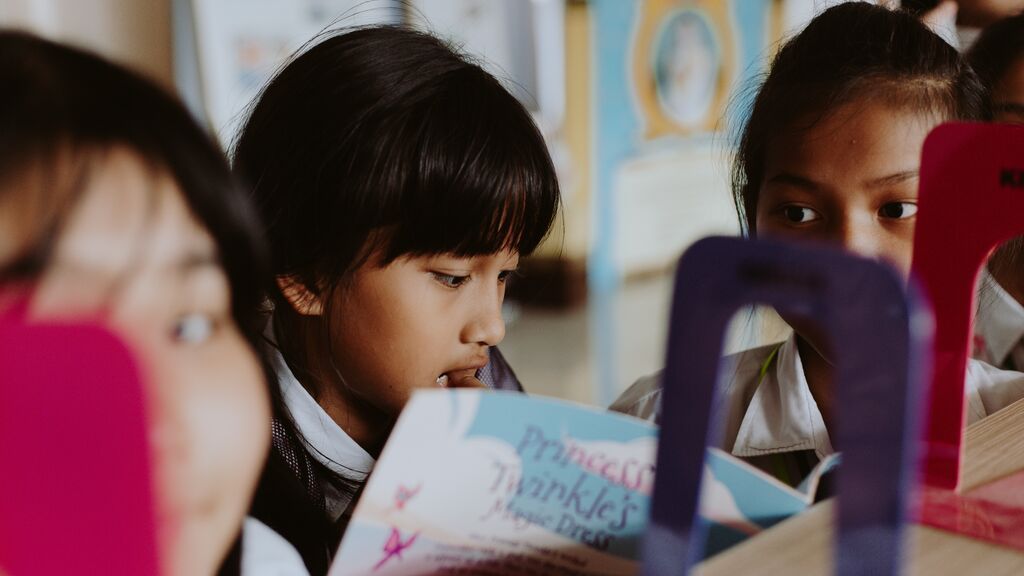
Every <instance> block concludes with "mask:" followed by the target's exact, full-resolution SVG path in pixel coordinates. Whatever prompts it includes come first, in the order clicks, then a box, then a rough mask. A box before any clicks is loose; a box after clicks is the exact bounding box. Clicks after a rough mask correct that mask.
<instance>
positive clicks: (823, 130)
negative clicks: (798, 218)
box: [765, 102, 939, 181]
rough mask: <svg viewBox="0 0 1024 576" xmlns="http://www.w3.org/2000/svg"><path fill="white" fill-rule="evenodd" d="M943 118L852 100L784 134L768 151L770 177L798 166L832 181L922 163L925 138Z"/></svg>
mask: <svg viewBox="0 0 1024 576" xmlns="http://www.w3.org/2000/svg"><path fill="white" fill-rule="evenodd" d="M938 123H939V119H937V118H935V117H934V115H933V114H931V113H922V112H918V111H915V110H912V109H909V108H908V107H901V106H894V105H890V104H887V103H884V102H851V103H849V104H845V105H843V106H840V107H838V108H837V109H836V110H834V111H832V112H831V113H829V114H828V115H826V116H824V117H822V118H808V119H805V121H804V122H798V123H797V124H798V125H797V126H796V127H795V129H794V130H789V131H786V132H785V133H783V134H780V135H778V136H777V137H776V138H775V139H774V141H773V142H772V143H771V145H770V146H769V147H768V149H767V153H766V155H765V177H766V178H771V177H772V176H773V175H775V174H778V173H780V172H794V173H796V174H797V175H801V176H805V177H809V178H812V179H821V180H824V181H827V180H829V179H830V178H832V177H834V176H838V175H840V174H863V175H864V176H866V177H879V176H886V175H888V174H889V173H892V172H896V171H903V170H908V169H916V168H917V166H918V165H919V164H920V155H921V148H922V146H923V144H924V139H925V137H926V136H927V135H928V132H930V131H931V129H932V128H934V127H935V126H936V125H937V124H938Z"/></svg>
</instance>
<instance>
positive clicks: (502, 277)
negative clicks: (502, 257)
mask: <svg viewBox="0 0 1024 576" xmlns="http://www.w3.org/2000/svg"><path fill="white" fill-rule="evenodd" d="M515 273H516V271H515V270H502V271H501V272H499V273H498V284H504V283H505V282H508V279H509V278H511V277H512V275H513V274H515Z"/></svg>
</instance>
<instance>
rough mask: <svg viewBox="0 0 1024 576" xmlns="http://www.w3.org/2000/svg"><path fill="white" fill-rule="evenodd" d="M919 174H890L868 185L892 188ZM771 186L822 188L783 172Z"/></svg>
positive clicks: (916, 171) (773, 179) (814, 183)
mask: <svg viewBox="0 0 1024 576" xmlns="http://www.w3.org/2000/svg"><path fill="white" fill-rule="evenodd" d="M918 174H919V171H918V170H903V171H901V172H896V173H895V174H889V175H887V176H882V177H880V178H875V179H873V180H869V181H868V182H867V185H868V187H869V188H879V187H882V186H891V185H893V184H899V183H900V182H905V181H907V180H911V179H913V178H917V177H918ZM768 183H769V184H788V185H790V186H796V187H797V188H805V189H808V190H816V189H818V188H820V187H821V185H820V184H818V183H817V182H815V181H814V180H811V179H809V178H804V177H803V176H797V175H796V174H790V173H789V172H782V173H780V174H776V175H775V176H772V177H771V178H769V179H768Z"/></svg>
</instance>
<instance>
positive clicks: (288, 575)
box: [241, 517, 309, 576]
mask: <svg viewBox="0 0 1024 576" xmlns="http://www.w3.org/2000/svg"><path fill="white" fill-rule="evenodd" d="M241 574H242V576H309V571H308V570H306V564H305V563H304V562H303V561H302V556H301V555H300V554H299V552H298V550H296V549H295V547H294V546H292V545H291V543H290V542H288V541H287V540H285V539H284V538H283V537H281V535H280V534H278V533H277V532H274V530H273V529H271V528H270V527H269V526H267V525H266V524H264V523H263V522H260V521H259V520H257V519H255V518H252V517H249V518H246V519H245V524H243V526H242V569H241Z"/></svg>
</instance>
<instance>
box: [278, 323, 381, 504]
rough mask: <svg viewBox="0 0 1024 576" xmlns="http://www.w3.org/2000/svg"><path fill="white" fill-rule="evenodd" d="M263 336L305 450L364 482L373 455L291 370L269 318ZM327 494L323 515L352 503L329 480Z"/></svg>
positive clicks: (325, 464) (325, 488)
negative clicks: (336, 419) (343, 427)
mask: <svg viewBox="0 0 1024 576" xmlns="http://www.w3.org/2000/svg"><path fill="white" fill-rule="evenodd" d="M264 336H265V337H266V338H267V339H268V341H269V342H270V349H269V350H268V357H269V359H270V363H271V367H272V368H273V369H274V374H275V375H276V376H277V385H278V386H279V387H280V388H281V399H282V400H283V401H284V406H285V408H286V409H287V410H288V413H289V414H290V415H291V417H292V420H293V421H294V422H295V427H296V429H297V430H298V432H299V437H300V439H301V441H302V443H303V445H304V447H305V448H306V452H308V453H309V455H310V456H312V457H313V458H314V459H315V460H316V461H317V462H319V463H320V464H322V465H324V466H325V467H326V468H327V469H328V470H330V471H331V472H334V473H335V474H338V475H339V476H342V477H344V478H346V479H348V480H352V481H354V482H364V481H366V477H367V476H369V474H370V471H371V470H372V469H373V465H374V463H375V462H376V461H375V460H374V458H373V456H370V454H369V453H368V452H367V451H366V450H364V449H363V447H362V446H360V445H359V443H358V442H356V441H355V440H353V439H352V437H351V436H349V435H348V433H347V432H345V430H344V429H342V427H341V426H339V425H338V423H337V422H335V421H334V419H333V418H331V417H330V415H329V414H327V412H326V411H325V410H324V409H323V408H322V407H321V406H320V404H319V403H317V401H316V400H315V399H314V398H313V396H311V395H310V394H309V392H308V391H307V390H306V389H305V388H304V387H303V386H302V384H301V383H299V380H298V379H297V378H296V377H295V374H293V373H292V370H291V368H289V367H288V363H287V362H285V360H284V356H282V355H281V352H280V351H279V350H278V349H277V348H276V344H275V343H276V341H275V339H274V331H273V323H272V322H269V323H268V326H267V329H266V331H265V332H264ZM324 495H325V496H326V498H327V515H328V517H329V518H330V520H331V521H332V522H337V521H338V519H339V518H340V517H341V515H342V513H344V512H345V510H346V509H347V508H348V506H349V504H351V503H352V495H351V494H344V493H340V492H338V491H337V490H335V489H334V488H333V486H331V485H330V484H328V485H326V486H324Z"/></svg>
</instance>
